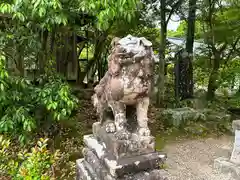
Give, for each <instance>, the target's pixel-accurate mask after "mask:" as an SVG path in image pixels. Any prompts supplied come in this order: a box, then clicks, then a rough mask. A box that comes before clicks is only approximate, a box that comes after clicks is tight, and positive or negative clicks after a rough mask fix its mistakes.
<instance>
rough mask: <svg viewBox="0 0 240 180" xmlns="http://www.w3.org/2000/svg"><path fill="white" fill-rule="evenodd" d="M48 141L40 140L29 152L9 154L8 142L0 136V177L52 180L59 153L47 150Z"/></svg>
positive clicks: (17, 179)
mask: <svg viewBox="0 0 240 180" xmlns="http://www.w3.org/2000/svg"><path fill="white" fill-rule="evenodd" d="M47 141H48V139H42V138H41V139H40V140H39V141H38V142H37V144H36V146H35V147H33V148H32V149H31V151H30V152H27V151H26V150H22V151H21V152H19V153H18V154H17V155H16V154H15V153H14V152H11V147H10V141H9V140H5V139H4V138H3V136H0V176H1V177H9V178H11V179H13V180H27V179H29V180H33V179H36V180H40V179H41V180H48V179H52V178H54V171H53V169H54V166H55V165H56V162H57V160H58V159H59V155H60V154H59V151H56V152H54V153H51V152H50V151H49V150H48V149H47Z"/></svg>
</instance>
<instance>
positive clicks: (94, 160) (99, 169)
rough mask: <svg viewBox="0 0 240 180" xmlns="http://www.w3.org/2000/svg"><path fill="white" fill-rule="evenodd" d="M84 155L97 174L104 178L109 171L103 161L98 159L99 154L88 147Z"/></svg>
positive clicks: (84, 150)
mask: <svg viewBox="0 0 240 180" xmlns="http://www.w3.org/2000/svg"><path fill="white" fill-rule="evenodd" d="M83 156H84V159H85V161H86V162H87V163H88V164H89V165H90V166H91V168H92V170H93V171H94V172H95V173H96V174H97V177H98V178H99V179H104V178H105V177H106V176H107V175H108V174H109V171H108V170H107V168H106V167H105V166H104V164H103V161H102V160H101V159H98V157H97V155H96V154H95V153H94V152H93V151H91V150H89V149H88V148H84V149H83Z"/></svg>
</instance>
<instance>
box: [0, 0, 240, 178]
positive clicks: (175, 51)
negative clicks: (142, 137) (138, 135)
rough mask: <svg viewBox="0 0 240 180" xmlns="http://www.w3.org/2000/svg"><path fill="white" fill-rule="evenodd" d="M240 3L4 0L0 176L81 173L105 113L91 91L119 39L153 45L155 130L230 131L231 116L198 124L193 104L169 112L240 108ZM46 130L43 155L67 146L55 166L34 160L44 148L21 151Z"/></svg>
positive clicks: (0, 17)
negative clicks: (98, 111)
mask: <svg viewBox="0 0 240 180" xmlns="http://www.w3.org/2000/svg"><path fill="white" fill-rule="evenodd" d="M239 7H240V1H238V0H208V1H203V0H188V1H186V0H151V1H149V0H141V1H140V0H108V1H107V0H51V1H47V0H0V135H3V136H1V138H0V164H2V162H4V163H5V164H7V165H6V166H4V168H2V169H4V171H0V174H1V173H2V174H4V176H6V177H12V178H15V179H16V178H18V179H19V178H20V176H21V178H23V179H24V178H25V177H28V176H27V175H26V176H24V173H21V172H22V171H23V169H28V168H29V169H28V171H29V172H33V171H34V172H38V173H37V174H35V176H36V177H41V175H42V174H44V173H45V172H46V177H49V178H50V177H56V176H57V177H61V178H63V179H67V178H69V179H71V178H73V177H74V171H75V170H73V169H74V166H73V165H72V164H71V165H69V163H73V162H75V159H76V158H77V157H79V156H81V155H79V153H77V155H76V154H74V153H75V152H80V149H79V148H80V147H81V145H82V139H81V136H82V134H83V133H86V132H89V128H90V127H91V123H92V122H94V121H95V120H96V116H95V112H94V111H93V110H92V107H91V102H90V101H89V97H90V96H91V94H92V89H93V86H95V85H96V83H97V82H98V81H99V80H100V79H101V78H102V77H103V76H104V74H105V72H106V70H107V60H108V56H109V54H110V49H111V48H110V43H111V41H112V39H113V38H114V37H116V36H117V37H124V36H126V35H128V34H132V35H134V36H144V37H146V38H147V39H149V40H150V41H151V42H152V43H153V49H154V53H155V55H156V57H157V61H156V62H155V84H154V92H153V94H152V104H151V106H152V108H153V109H154V110H153V112H154V113H153V112H152V111H151V113H150V114H152V113H153V114H154V115H153V116H152V117H151V118H152V119H153V122H155V124H156V125H155V126H154V128H153V131H154V132H155V133H159V131H160V130H162V131H165V130H166V128H169V126H171V127H172V125H173V126H177V127H180V125H181V123H183V124H184V125H183V126H184V128H183V129H184V131H185V130H186V131H188V132H194V133H195V132H205V131H206V132H208V131H207V130H206V129H208V128H206V127H211V128H212V129H214V130H216V129H217V131H221V132H222V131H224V132H225V130H226V129H227V125H226V124H228V123H229V119H227V120H226V119H224V120H222V119H221V120H219V121H217V122H216V120H215V119H214V120H209V121H208V122H210V123H213V124H214V126H209V124H208V126H207V125H206V127H205V126H204V128H202V129H201V128H200V130H199V129H196V128H192V126H191V127H190V128H189V127H188V126H190V125H192V119H194V118H192V117H195V116H192V115H189V113H188V112H189V111H186V112H187V114H188V115H189V116H188V115H187V116H185V115H184V113H185V110H184V113H182V111H181V113H182V114H181V113H180V115H179V111H178V109H177V110H170V111H168V110H169V109H174V108H183V107H191V108H195V110H196V111H198V109H199V108H200V107H201V108H200V109H201V113H200V114H201V115H204V117H205V116H206V117H210V115H209V111H206V112H205V111H204V112H202V109H204V110H205V109H206V108H207V109H208V108H210V109H214V112H215V110H216V109H218V110H219V109H220V111H223V109H224V112H230V111H231V112H233V111H234V112H235V113H236V112H240V110H239V108H240V60H239V56H240V24H239V22H240V14H239V13H238V11H239ZM174 17H175V18H174ZM172 19H179V22H180V25H179V26H178V27H177V29H176V31H173V30H169V29H168V28H167V27H168V24H169V23H171V22H172ZM196 102H197V103H196ZM89 104H90V105H89ZM162 108H165V109H166V111H167V112H165V110H163V109H162ZM160 110H161V111H160ZM159 112H162V114H164V117H162V114H161V113H160V114H161V115H159ZM175 112H176V113H178V115H175V116H174V113H175ZM193 112H194V113H195V111H191V113H193ZM191 113H190V114H191ZM198 115H199V112H198ZM166 116H167V118H166ZM170 116H171V117H181V118H173V119H171V118H170ZM182 117H183V118H182ZM184 117H188V118H187V120H186V121H185V120H183V119H184ZM196 117H200V116H196ZM201 117H202V116H201ZM211 117H212V115H211ZM222 117H225V116H222ZM165 119H167V120H165ZM170 119H171V120H170ZM199 119H200V120H201V122H200V123H202V119H201V118H199ZM199 119H198V120H199ZM198 120H196V121H194V123H199V121H200V120H199V121H198ZM189 121H191V122H189ZM156 122H157V123H156ZM186 126H187V127H186ZM194 127H195V126H194ZM201 127H203V125H202V126H201ZM154 129H155V130H154ZM212 129H211V130H212ZM39 137H48V138H49V139H50V140H49V141H47V140H44V139H41V140H39V142H40V143H38V148H39V151H38V152H39V153H44V151H45V150H44V151H43V149H44V148H46V147H47V146H48V147H49V148H50V149H51V151H55V149H61V151H62V153H63V155H62V157H65V158H60V160H59V161H57V156H55V154H54V155H53V154H52V153H51V152H49V154H47V155H46V156H44V158H45V160H43V161H46V162H47V163H46V164H47V166H45V165H46V164H45V165H44V166H41V168H39V167H40V166H38V165H36V166H35V165H34V166H33V167H25V165H24V164H26V162H32V163H33V164H39V163H40V164H41V163H43V164H44V162H42V161H41V160H40V159H37V158H36V161H33V159H34V158H35V155H36V154H35V153H36V151H30V155H26V156H24V161H22V160H19V159H16V158H15V157H16V154H14V152H15V153H16V152H17V151H18V149H19V148H22V146H24V147H25V148H26V149H28V148H29V147H30V146H31V147H32V146H33V145H34V144H35V143H36V142H37V139H38V138H39ZM4 138H6V139H10V140H11V142H12V143H13V144H14V145H13V146H14V147H15V148H10V152H9V153H7V154H5V152H7V151H5V150H6V149H9V145H10V141H8V140H4ZM66 139H67V140H66ZM69 139H70V140H69ZM65 143H68V144H65ZM1 148H2V151H1ZM68 148H69V149H68ZM3 149H4V150H3ZM11 149H13V150H12V151H11ZM3 152H4V153H3ZM1 153H2V154H1ZM64 153H65V154H64ZM71 153H72V154H71ZM9 159H11V160H12V161H11V162H8V160H9ZM6 160H7V162H6ZM20 161H21V162H22V165H21V166H20V164H21V163H19V164H18V163H17V162H20ZM23 162H25V163H23ZM53 162H57V163H55V164H54V163H53ZM13 164H15V165H16V166H14V167H15V169H14V170H13V169H12V168H9V167H10V166H13ZM73 164H74V163H73ZM55 165H56V167H55V168H56V169H55V171H54V173H53V172H52V170H50V171H49V168H48V166H55ZM0 167H1V165H0ZM63 167H71V168H69V169H66V168H65V169H64V168H63ZM35 168H38V169H35ZM0 169H1V168H0ZM35 170H36V171H35ZM21 178H20V179H21Z"/></svg>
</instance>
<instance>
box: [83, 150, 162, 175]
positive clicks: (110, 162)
mask: <svg viewBox="0 0 240 180" xmlns="http://www.w3.org/2000/svg"><path fill="white" fill-rule="evenodd" d="M83 155H84V158H85V160H86V161H87V162H88V163H89V164H90V165H91V167H92V168H93V170H94V171H95V172H96V173H97V174H98V176H103V177H104V176H106V174H108V173H109V174H110V175H111V176H113V177H123V176H124V175H126V174H129V173H138V172H141V171H149V170H153V169H159V167H160V166H162V165H163V164H164V163H165V160H166V156H165V155H163V154H161V153H158V152H155V153H150V154H145V155H140V156H133V157H129V158H122V159H118V160H115V159H112V158H111V156H106V157H104V158H102V159H98V157H97V155H96V154H95V153H94V151H92V150H89V149H88V148H85V149H84V150H83Z"/></svg>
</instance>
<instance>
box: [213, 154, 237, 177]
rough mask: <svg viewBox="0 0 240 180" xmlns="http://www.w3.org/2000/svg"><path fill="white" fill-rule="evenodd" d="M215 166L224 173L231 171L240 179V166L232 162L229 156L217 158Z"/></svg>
mask: <svg viewBox="0 0 240 180" xmlns="http://www.w3.org/2000/svg"><path fill="white" fill-rule="evenodd" d="M214 168H215V169H217V170H218V171H220V172H222V173H231V174H232V176H233V177H234V178H236V179H240V166H239V165H236V164H234V163H232V162H231V161H230V160H229V159H228V158H224V157H220V158H217V159H215V160H214Z"/></svg>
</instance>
